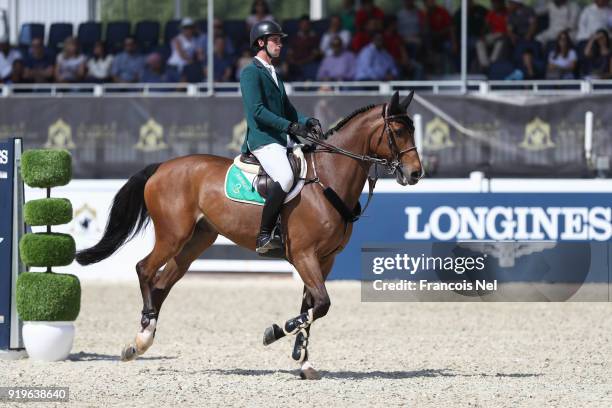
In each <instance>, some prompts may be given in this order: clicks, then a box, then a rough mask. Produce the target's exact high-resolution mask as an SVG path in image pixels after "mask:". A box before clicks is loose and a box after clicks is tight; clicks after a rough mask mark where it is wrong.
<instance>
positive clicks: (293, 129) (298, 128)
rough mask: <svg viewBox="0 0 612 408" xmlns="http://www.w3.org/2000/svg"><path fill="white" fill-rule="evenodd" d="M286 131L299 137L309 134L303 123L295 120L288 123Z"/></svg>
mask: <svg viewBox="0 0 612 408" xmlns="http://www.w3.org/2000/svg"><path fill="white" fill-rule="evenodd" d="M287 132H288V133H289V134H292V135H293V136H297V137H300V138H302V137H303V138H306V137H308V136H310V132H309V131H308V128H307V127H306V126H304V125H302V124H301V123H297V122H293V123H292V124H290V125H289V129H287Z"/></svg>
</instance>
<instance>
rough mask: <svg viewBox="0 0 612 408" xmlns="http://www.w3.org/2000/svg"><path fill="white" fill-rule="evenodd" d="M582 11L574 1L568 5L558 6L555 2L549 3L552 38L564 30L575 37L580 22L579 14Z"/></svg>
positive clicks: (570, 1) (549, 25)
mask: <svg viewBox="0 0 612 408" xmlns="http://www.w3.org/2000/svg"><path fill="white" fill-rule="evenodd" d="M579 13H580V9H579V8H578V5H577V4H576V3H574V2H573V1H572V0H568V2H567V3H565V4H562V5H561V6H557V5H556V4H555V2H554V1H552V0H551V1H550V2H549V3H548V18H549V23H548V30H549V31H550V34H551V36H552V37H555V38H556V37H557V35H558V34H559V33H560V32H561V31H564V30H570V35H572V36H573V34H574V30H575V29H576V25H577V24H576V23H577V22H578V14H579Z"/></svg>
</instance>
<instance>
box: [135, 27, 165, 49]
mask: <svg viewBox="0 0 612 408" xmlns="http://www.w3.org/2000/svg"><path fill="white" fill-rule="evenodd" d="M159 30H160V26H159V23H158V22H157V21H139V22H138V23H137V24H136V29H135V31H134V37H136V42H137V43H138V46H139V47H140V51H141V52H144V53H148V52H150V51H151V50H153V48H155V47H157V44H159Z"/></svg>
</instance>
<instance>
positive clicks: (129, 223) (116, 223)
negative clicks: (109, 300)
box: [76, 163, 161, 265]
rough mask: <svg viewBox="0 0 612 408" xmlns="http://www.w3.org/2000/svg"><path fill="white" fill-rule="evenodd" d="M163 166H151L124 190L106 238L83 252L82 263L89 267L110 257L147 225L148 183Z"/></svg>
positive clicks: (79, 257)
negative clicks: (146, 189) (146, 197)
mask: <svg viewBox="0 0 612 408" xmlns="http://www.w3.org/2000/svg"><path fill="white" fill-rule="evenodd" d="M160 164H161V163H155V164H150V165H148V166H147V167H145V168H144V169H142V170H141V171H139V172H138V173H136V174H134V175H133V176H132V177H130V179H129V180H128V181H127V183H125V184H124V185H123V187H121V189H120V190H119V192H118V193H117V195H116V196H115V199H114V200H113V206H112V208H111V210H110V216H109V218H108V222H107V224H106V230H105V231H104V235H103V236H102V239H101V240H100V242H98V243H97V244H96V245H94V246H93V247H91V248H88V249H85V250H82V251H79V252H78V253H77V255H76V260H77V262H78V263H80V264H81V265H89V264H93V263H96V262H100V261H101V260H103V259H106V258H108V257H109V256H111V255H112V254H113V253H114V252H115V251H117V250H118V249H119V248H120V247H121V246H122V245H123V244H125V243H126V242H128V241H129V240H130V239H132V238H134V236H135V235H136V234H138V232H140V231H141V230H142V229H143V228H144V227H145V226H146V224H147V223H148V221H149V212H148V210H147V206H146V204H145V201H144V189H145V184H147V180H149V178H150V177H151V176H152V175H153V173H155V171H156V170H157V168H158V167H159V166H160Z"/></svg>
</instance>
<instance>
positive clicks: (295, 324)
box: [283, 309, 313, 334]
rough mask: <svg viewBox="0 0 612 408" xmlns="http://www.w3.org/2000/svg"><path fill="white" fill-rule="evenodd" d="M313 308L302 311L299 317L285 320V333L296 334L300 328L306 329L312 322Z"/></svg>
mask: <svg viewBox="0 0 612 408" xmlns="http://www.w3.org/2000/svg"><path fill="white" fill-rule="evenodd" d="M312 312H313V309H308V312H306V313H302V314H301V315H299V316H298V317H294V318H293V319H289V320H287V321H286V322H285V326H284V327H283V331H284V332H285V334H296V333H297V332H298V331H300V329H304V328H306V327H308V326H310V325H311V324H312V320H313V319H312Z"/></svg>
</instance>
